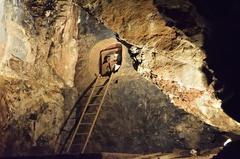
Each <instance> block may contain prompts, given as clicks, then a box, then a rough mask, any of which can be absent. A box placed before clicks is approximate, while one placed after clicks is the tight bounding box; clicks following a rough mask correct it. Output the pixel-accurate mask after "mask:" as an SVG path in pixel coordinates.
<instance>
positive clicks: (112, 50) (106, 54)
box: [99, 43, 122, 76]
mask: <svg viewBox="0 0 240 159" xmlns="http://www.w3.org/2000/svg"><path fill="white" fill-rule="evenodd" d="M121 64H122V45H121V44H120V43H116V44H113V45H110V46H108V47H107V48H105V49H103V50H101V51H100V58H99V73H100V74H101V75H102V76H110V75H111V74H112V73H116V72H118V70H119V69H120V67H121Z"/></svg>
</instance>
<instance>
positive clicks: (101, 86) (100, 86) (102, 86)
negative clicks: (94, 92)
mask: <svg viewBox="0 0 240 159" xmlns="http://www.w3.org/2000/svg"><path fill="white" fill-rule="evenodd" d="M95 87H96V88H104V87H105V85H99V86H95Z"/></svg>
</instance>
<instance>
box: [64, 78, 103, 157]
mask: <svg viewBox="0 0 240 159" xmlns="http://www.w3.org/2000/svg"><path fill="white" fill-rule="evenodd" d="M99 77H100V75H98V77H97V79H96V82H95V84H94V86H93V89H92V91H91V94H90V96H89V97H88V100H87V103H86V104H85V107H84V110H83V112H82V115H81V117H80V119H79V121H78V124H77V126H76V128H75V130H74V132H73V135H72V137H71V139H70V142H69V144H68V147H67V150H66V152H69V150H70V148H71V146H72V143H73V140H74V138H75V136H76V134H77V131H78V129H79V126H80V124H81V122H82V119H83V117H84V114H85V113H86V110H87V107H88V105H89V103H90V102H91V99H92V96H93V93H94V90H95V88H96V85H97V83H98V80H99Z"/></svg>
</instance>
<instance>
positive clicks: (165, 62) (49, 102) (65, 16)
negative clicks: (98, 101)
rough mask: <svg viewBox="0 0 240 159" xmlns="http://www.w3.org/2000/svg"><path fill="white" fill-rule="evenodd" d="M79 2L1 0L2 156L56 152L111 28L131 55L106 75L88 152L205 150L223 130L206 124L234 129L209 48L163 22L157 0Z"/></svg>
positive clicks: (216, 142) (110, 36) (113, 36)
mask: <svg viewBox="0 0 240 159" xmlns="http://www.w3.org/2000/svg"><path fill="white" fill-rule="evenodd" d="M0 2H1V3H0V4H2V2H3V1H0ZM77 3H78V4H76V3H75V1H74V2H73V1H67V0H62V1H54V0H41V1H31V0H26V1H19V0H5V4H4V12H3V13H4V14H5V16H4V17H5V19H4V23H2V24H4V25H5V30H6V34H5V35H6V41H5V43H4V44H1V43H0V53H1V54H0V57H1V58H0V88H1V89H0V102H1V105H0V129H1V130H2V131H1V132H0V155H29V154H40V155H42V154H45V153H52V150H53V149H54V147H55V138H56V136H57V134H58V133H59V129H60V127H61V125H62V123H63V121H64V120H65V117H66V116H67V115H68V113H69V110H70V109H71V108H72V106H73V105H74V104H75V102H76V101H77V99H78V97H79V95H81V94H82V93H83V92H84V90H85V89H86V87H87V86H88V85H89V84H90V82H91V81H92V80H93V79H94V73H93V71H92V69H93V68H92V63H91V61H93V59H92V58H96V57H94V56H92V55H91V52H92V51H93V50H94V48H95V47H96V46H97V44H99V43H100V42H103V41H105V40H106V41H108V40H109V39H111V40H110V41H117V38H118V37H116V34H118V35H119V36H120V39H121V40H122V41H120V42H122V43H123V44H126V47H128V49H129V50H128V51H129V55H130V56H131V57H132V59H131V58H130V56H129V55H127V56H126V57H125V59H124V60H125V63H124V65H123V66H122V68H121V70H120V71H119V72H118V74H116V76H115V78H114V80H113V83H112V84H111V89H110V91H109V93H108V96H107V99H106V102H105V103H104V109H103V111H102V113H101V115H100V118H99V121H98V124H97V126H96V129H95V130H94V134H93V137H92V140H91V142H90V144H89V147H88V151H89V152H96V151H97V152H98V151H113V152H119V151H122V152H130V153H133V152H139V153H140V152H157V151H163V152H164V151H172V150H173V149H174V148H181V149H191V148H195V149H208V148H213V147H217V146H219V145H220V144H221V142H222V138H223V137H222V136H221V134H220V132H219V131H217V130H216V129H215V128H213V127H212V126H214V127H216V128H218V129H219V130H221V131H230V132H235V133H239V132H240V131H239V130H240V129H239V123H237V122H236V121H234V120H232V119H231V118H230V117H228V116H227V115H226V114H225V113H224V112H223V110H222V109H221V107H220V106H221V100H219V99H218V98H217V97H216V96H215V90H214V89H213V85H214V80H215V79H214V76H213V75H212V72H211V70H210V69H208V66H207V65H206V64H205V62H204V59H205V58H206V54H205V52H204V51H203V50H202V49H201V48H200V47H199V45H198V44H196V43H194V42H192V40H191V39H189V38H188V37H187V36H186V35H185V32H182V31H181V30H179V29H177V28H174V27H169V26H167V24H168V23H167V22H166V17H164V14H159V10H158V9H159V8H156V6H155V4H154V3H153V1H151V0H148V1H145V0H132V1H124V0H119V1H113V0H112V1H111V0H81V1H78V2H77ZM78 5H79V6H78ZM81 7H82V8H81ZM0 15H1V14H0ZM0 17H1V16H0ZM95 18H96V19H95ZM101 22H102V23H101ZM2 24H1V25H2ZM1 28H2V27H1ZM107 45H108V42H106V46H107ZM126 47H124V48H125V49H126ZM97 50H98V49H97ZM126 52H127V51H126ZM134 62H135V63H134ZM134 67H135V68H136V69H137V71H135V70H134ZM203 69H205V70H207V71H208V72H210V74H211V78H210V79H208V78H207V76H206V74H205V73H204V71H203ZM140 75H141V76H142V77H144V78H145V79H144V78H142V77H141V76H140ZM146 79H147V80H146ZM163 93H164V94H163ZM166 95H167V96H166ZM175 106H176V107H175ZM179 108H180V109H179ZM182 109H183V110H185V112H184V111H183V110H182ZM186 112H187V113H186ZM191 114H193V115H194V116H193V115H191ZM199 119H200V120H199ZM203 122H205V123H207V124H210V125H212V126H209V125H207V124H204V123H203ZM126 130H127V131H126ZM143 145H144V146H143Z"/></svg>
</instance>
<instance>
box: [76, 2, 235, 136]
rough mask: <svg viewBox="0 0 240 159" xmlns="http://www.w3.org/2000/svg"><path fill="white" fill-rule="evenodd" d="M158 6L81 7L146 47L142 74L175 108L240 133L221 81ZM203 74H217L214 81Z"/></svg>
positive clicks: (97, 4) (102, 4)
mask: <svg viewBox="0 0 240 159" xmlns="http://www.w3.org/2000/svg"><path fill="white" fill-rule="evenodd" d="M154 2H155V1H154ZM154 2H153V1H152V0H148V1H144V0H142V1H135V0H132V1H124V0H120V1H108V0H83V1H79V4H80V6H82V7H83V8H85V9H86V10H88V11H89V13H90V14H92V15H94V16H95V17H96V18H97V19H98V20H99V21H101V22H102V23H104V25H105V26H107V27H108V28H110V29H112V30H113V31H114V32H116V33H118V34H119V36H120V37H121V39H123V40H124V41H126V42H127V43H129V44H131V45H134V46H136V47H138V48H141V53H139V54H140V55H139V56H140V61H139V63H141V64H140V65H139V67H138V71H139V72H140V73H141V74H142V75H143V76H144V77H146V78H147V79H148V80H151V81H153V82H154V83H155V84H156V85H158V86H159V88H160V89H162V90H163V91H164V92H165V94H166V95H168V96H169V97H170V98H171V101H172V102H173V103H174V105H176V106H178V107H180V108H181V109H184V110H185V111H187V112H189V113H191V114H194V115H195V116H197V117H199V118H200V119H201V120H202V121H204V122H206V123H208V124H210V125H213V126H215V127H218V128H219V129H220V130H223V131H232V132H235V133H239V126H240V125H239V123H238V122H236V121H234V120H233V119H232V118H230V117H229V116H228V115H226V114H225V113H224V111H223V110H222V109H221V100H220V99H218V98H217V97H216V95H215V90H214V88H213V85H214V83H215V80H216V79H215V78H214V75H213V74H212V73H213V71H212V70H210V69H208V66H207V64H206V63H205V59H206V53H205V52H204V50H202V49H201V48H200V47H199V46H198V45H197V44H195V43H193V42H191V41H192V40H190V39H189V38H188V37H187V36H186V35H185V34H184V32H182V31H180V30H179V29H177V28H175V29H174V28H171V27H169V26H167V23H166V20H165V19H164V16H163V15H161V14H159V10H158V9H159V8H160V7H158V8H157V7H156V6H155V5H154ZM159 5H161V4H159ZM163 6H164V5H163ZM173 6H174V5H173ZM203 70H208V71H207V72H208V73H209V74H212V75H211V76H210V78H209V77H208V76H207V75H206V74H205V72H204V71H203ZM211 72H212V73H211ZM222 119H224V120H222Z"/></svg>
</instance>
